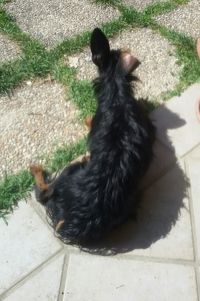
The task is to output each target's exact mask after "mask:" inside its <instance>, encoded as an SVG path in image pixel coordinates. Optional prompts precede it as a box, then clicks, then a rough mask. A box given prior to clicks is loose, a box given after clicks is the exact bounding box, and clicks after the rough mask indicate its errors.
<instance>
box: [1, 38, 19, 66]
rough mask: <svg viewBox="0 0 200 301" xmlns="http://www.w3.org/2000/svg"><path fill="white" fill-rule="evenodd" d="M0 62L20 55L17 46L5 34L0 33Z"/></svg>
mask: <svg viewBox="0 0 200 301" xmlns="http://www.w3.org/2000/svg"><path fill="white" fill-rule="evenodd" d="M0 49H1V51H0V63H5V62H6V61H10V60H13V59H17V58H18V57H19V56H20V53H21V51H20V48H19V46H18V45H17V44H16V43H14V42H13V41H11V40H10V39H9V38H8V37H6V35H3V34H1V33H0Z"/></svg>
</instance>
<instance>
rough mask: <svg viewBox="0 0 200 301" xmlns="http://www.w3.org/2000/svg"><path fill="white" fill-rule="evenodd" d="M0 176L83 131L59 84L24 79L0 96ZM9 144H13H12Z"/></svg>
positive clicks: (35, 158) (76, 111) (53, 149)
mask: <svg viewBox="0 0 200 301" xmlns="http://www.w3.org/2000/svg"><path fill="white" fill-rule="evenodd" d="M0 114H1V119H0V145H1V154H0V166H1V167H0V177H1V176H3V173H4V170H5V169H6V170H7V172H17V171H19V170H21V169H23V168H27V167H28V166H29V164H30V163H31V162H34V161H37V162H38V161H41V162H42V160H39V157H41V158H42V156H44V155H45V156H47V155H49V154H51V153H53V152H54V151H55V150H56V149H57V148H58V147H60V146H62V145H63V144H70V143H75V142H76V141H77V140H79V139H80V138H82V137H83V136H84V135H85V134H86V133H87V131H88V130H87V128H86V126H85V125H84V124H83V122H80V120H79V118H78V114H79V111H78V109H77V108H76V107H75V106H74V105H73V103H72V102H71V101H69V100H67V99H66V91H65V89H64V88H63V87H62V85H60V84H58V83H56V82H51V81H48V80H46V81H45V80H38V81H34V82H31V81H27V83H24V84H23V85H22V86H21V87H19V88H17V89H16V90H14V93H13V94H12V95H11V97H8V96H2V97H0ZM13 145H14V146H15V147H13Z"/></svg>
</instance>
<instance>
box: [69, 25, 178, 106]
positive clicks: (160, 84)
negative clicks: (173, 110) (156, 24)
mask: <svg viewBox="0 0 200 301" xmlns="http://www.w3.org/2000/svg"><path fill="white" fill-rule="evenodd" d="M110 45H111V48H113V49H118V48H122V49H129V50H130V51H131V52H132V53H133V54H134V55H135V56H136V57H137V58H138V59H139V60H140V62H141V65H140V66H139V68H138V69H137V70H136V72H135V74H136V75H137V76H138V78H139V79H140V81H138V82H136V83H135V90H136V93H135V94H136V96H137V97H141V98H144V99H149V100H159V101H161V100H162V97H161V95H160V94H161V93H164V92H166V91H169V90H171V89H173V88H174V87H175V85H176V84H177V83H178V81H179V80H178V78H179V76H178V74H179V72H180V70H181V67H180V66H178V65H177V64H176V58H175V56H174V55H173V54H175V48H174V47H173V46H172V45H170V44H169V42H168V41H167V40H166V39H164V38H163V37H161V36H160V35H158V34H157V33H155V32H153V31H152V30H150V29H147V28H142V29H136V28H135V29H129V30H124V31H123V32H121V33H119V34H118V35H117V37H116V38H114V39H111V40H110ZM152 58H153V59H152ZM66 62H68V63H69V65H70V66H72V67H75V68H76V70H77V78H78V79H87V80H91V79H94V78H95V77H96V75H97V73H96V68H95V66H94V64H93V63H92V60H91V53H90V50H89V48H86V49H85V50H84V51H83V52H82V53H80V54H76V55H73V56H71V57H69V58H68V59H66ZM161 78H162V81H161V80H160V79H161Z"/></svg>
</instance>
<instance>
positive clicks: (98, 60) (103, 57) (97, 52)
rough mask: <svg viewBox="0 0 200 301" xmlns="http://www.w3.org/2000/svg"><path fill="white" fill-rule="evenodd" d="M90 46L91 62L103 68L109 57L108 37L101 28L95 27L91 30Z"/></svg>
mask: <svg viewBox="0 0 200 301" xmlns="http://www.w3.org/2000/svg"><path fill="white" fill-rule="evenodd" d="M90 48H91V52H92V61H93V63H94V64H95V65H97V66H98V67H99V68H100V69H102V68H105V67H106V65H107V64H108V61H109V57H110V46H109V41H108V39H107V38H106V36H105V34H104V33H103V32H102V31H101V29H99V28H95V29H94V31H93V32H92V36H91V41H90Z"/></svg>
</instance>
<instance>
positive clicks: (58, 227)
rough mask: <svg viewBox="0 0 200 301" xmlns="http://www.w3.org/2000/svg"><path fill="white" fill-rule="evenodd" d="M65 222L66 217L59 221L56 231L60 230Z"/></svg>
mask: <svg viewBox="0 0 200 301" xmlns="http://www.w3.org/2000/svg"><path fill="white" fill-rule="evenodd" d="M64 223H65V221H64V219H61V220H60V221H59V222H58V223H57V225H56V229H55V230H56V232H58V230H59V229H60V228H61V227H62V226H63V225H64Z"/></svg>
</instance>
